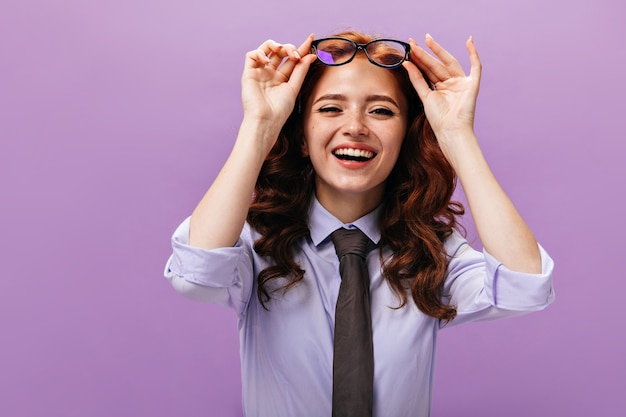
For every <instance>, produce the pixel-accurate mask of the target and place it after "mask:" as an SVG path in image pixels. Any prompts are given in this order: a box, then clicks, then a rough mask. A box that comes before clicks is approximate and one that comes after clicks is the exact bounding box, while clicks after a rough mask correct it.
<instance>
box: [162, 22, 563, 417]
mask: <svg viewBox="0 0 626 417" xmlns="http://www.w3.org/2000/svg"><path fill="white" fill-rule="evenodd" d="M425 44H426V46H427V47H428V48H429V49H430V50H431V51H432V53H433V54H434V55H431V54H430V53H428V52H427V51H426V50H425V49H423V48H422V47H420V46H418V45H417V44H416V43H415V42H414V41H413V40H410V41H409V43H404V42H401V41H395V40H380V39H375V38H373V37H370V36H367V35H365V34H362V33H358V32H346V33H341V34H337V35H335V36H333V37H332V38H326V39H320V40H315V41H314V38H313V36H310V37H309V38H308V39H306V40H305V42H304V43H303V44H302V45H300V47H297V48H296V47H295V46H293V45H290V44H278V43H276V42H274V41H271V40H268V41H266V42H264V43H263V44H262V45H261V46H260V47H259V48H258V49H257V50H254V51H251V52H249V53H248V54H247V55H246V60H245V68H244V72H243V76H242V100H243V107H244V117H243V121H242V123H241V127H240V130H239V135H238V137H237V140H236V142H235V145H234V148H233V151H232V153H231V155H230V157H229V158H228V160H227V162H226V164H225V165H224V167H223V168H222V170H221V172H220V173H219V175H218V177H217V178H216V179H215V181H214V183H213V184H212V185H211V187H210V188H209V190H208V192H207V193H206V195H205V196H204V197H203V198H202V200H201V201H200V203H199V204H198V206H197V207H196V209H195V210H194V211H193V213H192V215H191V217H190V218H189V219H187V220H185V221H184V222H183V223H182V224H181V225H180V226H179V228H178V229H177V230H176V232H175V233H174V236H173V238H172V245H173V249H174V253H173V255H172V257H171V258H170V260H169V262H168V264H167V266H166V270H165V275H166V277H167V278H168V279H169V280H170V281H171V283H172V285H173V286H174V287H175V288H176V290H178V291H179V292H181V293H183V294H185V295H188V296H190V297H192V298H195V299H198V300H201V301H207V302H212V303H219V304H223V305H228V306H230V307H232V308H233V309H234V310H235V311H236V313H237V315H238V317H239V330H240V342H241V343H240V345H241V346H240V347H241V367H242V380H243V406H244V413H245V415H246V416H272V417H277V416H328V415H331V413H333V414H334V415H340V413H339V412H338V411H335V404H334V401H333V389H334V387H333V366H334V365H333V359H334V358H333V356H334V354H333V352H334V350H333V349H334V347H333V339H334V337H335V314H336V310H335V309H336V305H337V298H338V294H339V291H340V288H341V282H342V280H341V276H340V273H339V259H338V257H337V254H336V252H335V247H334V245H333V240H332V238H331V234H333V232H334V231H335V230H337V229H358V230H360V231H362V232H363V233H364V234H365V235H366V236H367V237H368V238H369V239H370V240H371V241H372V242H373V244H376V245H377V248H378V249H377V250H372V251H370V252H369V253H367V254H366V255H364V256H365V258H366V266H367V271H368V272H369V286H368V289H369V303H370V305H371V313H369V314H371V317H368V320H369V319H371V329H372V331H371V339H372V343H373V377H372V379H373V380H372V382H371V384H372V386H373V399H370V400H368V401H370V405H369V406H368V407H366V408H367V409H368V410H367V411H366V412H365V414H367V415H375V416H386V417H393V416H428V415H429V412H430V400H431V394H432V375H433V366H434V351H435V345H436V338H437V332H438V330H439V329H440V328H441V327H443V326H444V325H446V324H448V325H456V324H460V323H464V322H468V321H474V320H483V319H491V318H499V317H508V316H511V315H516V314H520V313H523V312H529V311H535V310H541V309H543V308H545V307H546V306H547V305H548V304H550V303H551V302H552V301H553V299H554V293H553V290H552V280H551V274H552V268H553V263H552V260H551V259H550V257H549V256H548V255H547V253H546V252H545V251H544V250H543V249H542V248H541V246H539V245H538V243H537V242H536V240H535V238H534V236H533V234H532V232H531V231H530V230H529V229H528V227H527V225H526V224H525V223H524V221H523V220H522V218H521V217H520V215H519V214H518V212H517V211H516V209H515V207H514V206H513V204H512V203H511V201H510V200H509V198H508V197H507V196H506V194H505V193H504V192H503V190H502V189H501V188H500V186H499V185H498V182H497V181H496V179H495V178H494V176H493V174H492V173H491V171H490V169H489V167H488V165H487V163H486V162H485V159H484V157H483V154H482V152H481V150H480V147H479V145H478V141H477V139H476V136H475V134H474V130H473V121H474V109H475V105H476V97H477V94H478V89H479V81H480V75H481V65H480V61H479V58H478V54H477V52H476V48H475V47H474V43H473V41H472V39H471V38H470V39H469V40H468V41H467V49H468V51H469V57H470V63H471V69H470V72H469V75H466V74H465V73H464V71H463V69H462V68H461V66H460V64H459V63H458V61H457V60H456V59H455V58H454V57H452V56H451V55H450V54H449V53H448V52H447V51H446V50H445V49H443V48H442V47H441V46H440V45H439V44H437V42H435V41H434V40H433V39H432V37H430V36H428V35H427V36H426V39H425ZM457 176H458V179H459V180H460V182H461V184H462V186H463V189H464V191H465V194H466V197H467V200H468V203H469V206H470V207H469V208H470V210H471V213H472V215H473V218H474V222H475V225H476V228H477V231H478V234H479V237H480V239H481V242H482V244H483V247H484V250H483V252H482V253H481V252H478V251H475V250H474V249H472V248H471V247H470V246H469V245H468V243H467V241H466V240H465V239H464V238H463V237H462V236H461V234H460V233H459V232H457V230H456V229H457V228H458V224H457V220H456V216H458V215H460V214H462V213H463V207H462V206H461V205H460V204H458V203H455V202H451V197H452V193H453V190H454V186H455V183H456V178H457ZM335 365H336V364H335ZM335 402H336V401H335ZM354 413H356V412H354ZM354 413H352V412H347V413H346V415H356V414H354ZM358 415H361V414H358Z"/></svg>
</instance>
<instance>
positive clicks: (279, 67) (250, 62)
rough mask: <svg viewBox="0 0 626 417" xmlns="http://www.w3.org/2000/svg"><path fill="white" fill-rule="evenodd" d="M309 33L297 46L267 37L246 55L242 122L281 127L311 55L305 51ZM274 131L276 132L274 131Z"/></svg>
mask: <svg viewBox="0 0 626 417" xmlns="http://www.w3.org/2000/svg"><path fill="white" fill-rule="evenodd" d="M312 41H313V35H310V36H309V37H308V38H307V39H306V40H305V41H304V43H302V45H300V47H299V48H296V47H295V46H294V45H292V44H279V43H277V42H275V41H273V40H267V41H265V42H263V44H261V46H259V47H258V48H257V49H255V50H254V51H250V52H248V53H247V54H246V60H245V65H244V71H243V75H242V77H241V98H242V102H243V110H244V121H245V120H249V121H253V122H254V123H261V124H265V123H268V125H269V126H273V127H274V128H276V127H278V128H282V126H283V124H284V123H285V122H286V121H287V118H288V117H289V115H290V114H291V111H292V110H293V107H294V105H295V101H296V97H297V96H298V92H299V91H300V87H301V86H302V82H303V81H304V77H305V76H306V73H307V71H308V69H309V66H310V65H311V63H312V62H313V61H315V55H314V54H313V55H311V54H309V51H310V49H311V42H312ZM276 133H278V132H276Z"/></svg>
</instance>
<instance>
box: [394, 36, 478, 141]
mask: <svg viewBox="0 0 626 417" xmlns="http://www.w3.org/2000/svg"><path fill="white" fill-rule="evenodd" d="M425 42H426V46H428V48H429V49H430V50H431V51H432V52H433V53H434V55H435V56H432V55H431V54H429V53H428V52H427V51H426V50H424V49H423V48H422V47H420V46H419V45H417V44H416V43H415V41H414V40H413V39H410V40H409V43H410V45H411V61H410V62H409V61H405V62H404V64H403V66H404V68H406V70H407V71H408V73H409V77H410V79H411V82H412V83H413V86H414V88H415V90H416V91H417V94H418V95H419V96H420V99H421V100H422V103H423V104H424V112H425V113H426V117H427V118H428V121H429V123H430V125H431V127H432V128H433V131H434V132H435V135H436V136H437V138H438V139H439V140H440V141H441V140H445V138H446V137H447V136H449V135H457V134H458V133H467V132H472V133H473V129H474V114H475V110H476V98H477V97H478V89H479V85H480V75H481V64H480V60H479V58H478V53H477V52H476V48H475V46H474V42H473V40H472V38H471V37H470V38H469V39H468V40H467V42H466V47H467V50H468V52H469V58H470V64H471V68H470V73H469V75H465V72H464V71H463V68H462V67H461V64H459V61H458V60H457V59H456V58H454V57H453V56H452V55H451V54H450V53H449V52H448V51H446V50H445V49H444V48H442V47H441V46H440V45H439V44H438V43H437V42H435V41H434V40H433V38H432V37H431V36H430V35H426V40H425ZM418 68H419V69H418ZM420 69H421V70H422V72H423V74H422V72H420V71H419V70H420ZM424 75H425V76H426V77H428V80H426V79H424ZM428 81H430V82H431V83H432V84H433V85H434V89H431V87H430V85H429V83H428Z"/></svg>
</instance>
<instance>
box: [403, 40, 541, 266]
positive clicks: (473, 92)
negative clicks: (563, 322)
mask: <svg viewBox="0 0 626 417" xmlns="http://www.w3.org/2000/svg"><path fill="white" fill-rule="evenodd" d="M425 42H426V45H427V46H428V48H429V49H430V50H431V51H432V52H433V53H434V55H435V57H433V56H431V55H430V54H429V53H427V52H426V51H425V50H424V49H423V48H421V47H420V46H418V45H417V44H416V43H415V42H414V41H413V40H411V41H410V43H411V62H406V63H405V64H404V66H405V68H406V69H407V71H408V72H409V75H410V77H411V80H412V82H413V85H414V87H415V89H416V91H417V93H418V94H419V96H420V98H421V99H422V102H423V103H424V110H425V113H426V117H427V118H428V121H429V123H430V125H431V127H432V128H433V131H434V132H435V135H436V136H437V140H438V142H439V145H440V147H441V149H442V151H443V153H444V155H445V156H446V158H447V159H448V161H449V162H450V164H451V165H452V167H453V168H454V169H455V171H456V173H457V175H458V177H459V180H460V182H461V185H462V186H463V190H464V192H465V195H466V197H467V201H468V203H469V208H470V210H471V213H472V216H473V218H474V223H475V224H476V230H477V232H478V235H479V237H480V240H481V241H482V244H483V246H484V248H485V249H486V250H487V251H488V252H489V253H490V254H492V255H493V256H494V257H495V258H496V259H498V260H499V261H500V262H502V264H503V265H505V266H506V267H507V268H509V269H510V270H513V271H519V272H527V273H540V272H541V259H540V254H539V249H538V246H537V241H536V240H535V237H534V236H533V233H532V232H531V230H530V229H529V228H528V226H527V225H526V223H525V222H524V220H523V219H522V217H521V216H520V214H519V213H518V211H517V209H516V208H515V206H514V205H513V203H512V202H511V200H510V199H509V197H508V196H507V195H506V193H505V192H504V190H503V189H502V188H501V187H500V185H499V184H498V181H497V180H496V178H495V176H494V175H493V173H492V172H491V169H490V168H489V166H488V164H487V162H486V160H485V158H484V155H483V153H482V151H481V149H480V146H479V144H478V140H477V138H476V135H475V134H474V114H475V109H476V98H477V96H478V90H479V85H480V76H481V64H480V60H479V58H478V53H477V52H476V48H475V47H474V42H473V40H472V38H470V39H469V40H468V41H467V45H466V46H467V49H468V51H469V57H470V63H471V69H470V73H469V75H465V72H464V71H463V68H462V67H461V65H460V64H459V62H458V61H457V60H456V59H455V58H454V57H453V56H452V55H450V54H449V53H448V52H447V51H446V50H445V49H443V48H442V47H441V46H440V45H439V44H438V43H436V42H435V41H434V40H433V39H432V37H430V36H429V35H427V36H426V41H425ZM418 67H419V68H420V69H421V70H422V71H424V74H426V76H427V77H428V78H429V79H430V81H431V82H432V83H434V85H435V89H434V90H431V89H430V88H429V86H428V84H427V82H426V81H425V80H424V77H423V76H422V74H421V72H420V71H419V70H418Z"/></svg>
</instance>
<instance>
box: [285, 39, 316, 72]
mask: <svg viewBox="0 0 626 417" xmlns="http://www.w3.org/2000/svg"><path fill="white" fill-rule="evenodd" d="M312 41H313V34H311V35H309V37H308V38H307V39H306V40H305V41H304V42H303V43H302V44H301V45H300V46H299V47H298V48H296V47H295V46H293V45H290V47H291V48H293V49H292V50H291V51H290V58H293V59H289V60H287V61H285V62H283V64H282V65H281V67H280V69H279V72H281V73H282V74H283V75H284V76H285V77H287V78H289V77H291V73H292V72H293V70H294V68H295V67H296V65H298V63H299V62H300V60H301V59H302V58H301V57H306V56H307V55H308V54H309V51H310V50H311V42H312Z"/></svg>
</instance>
